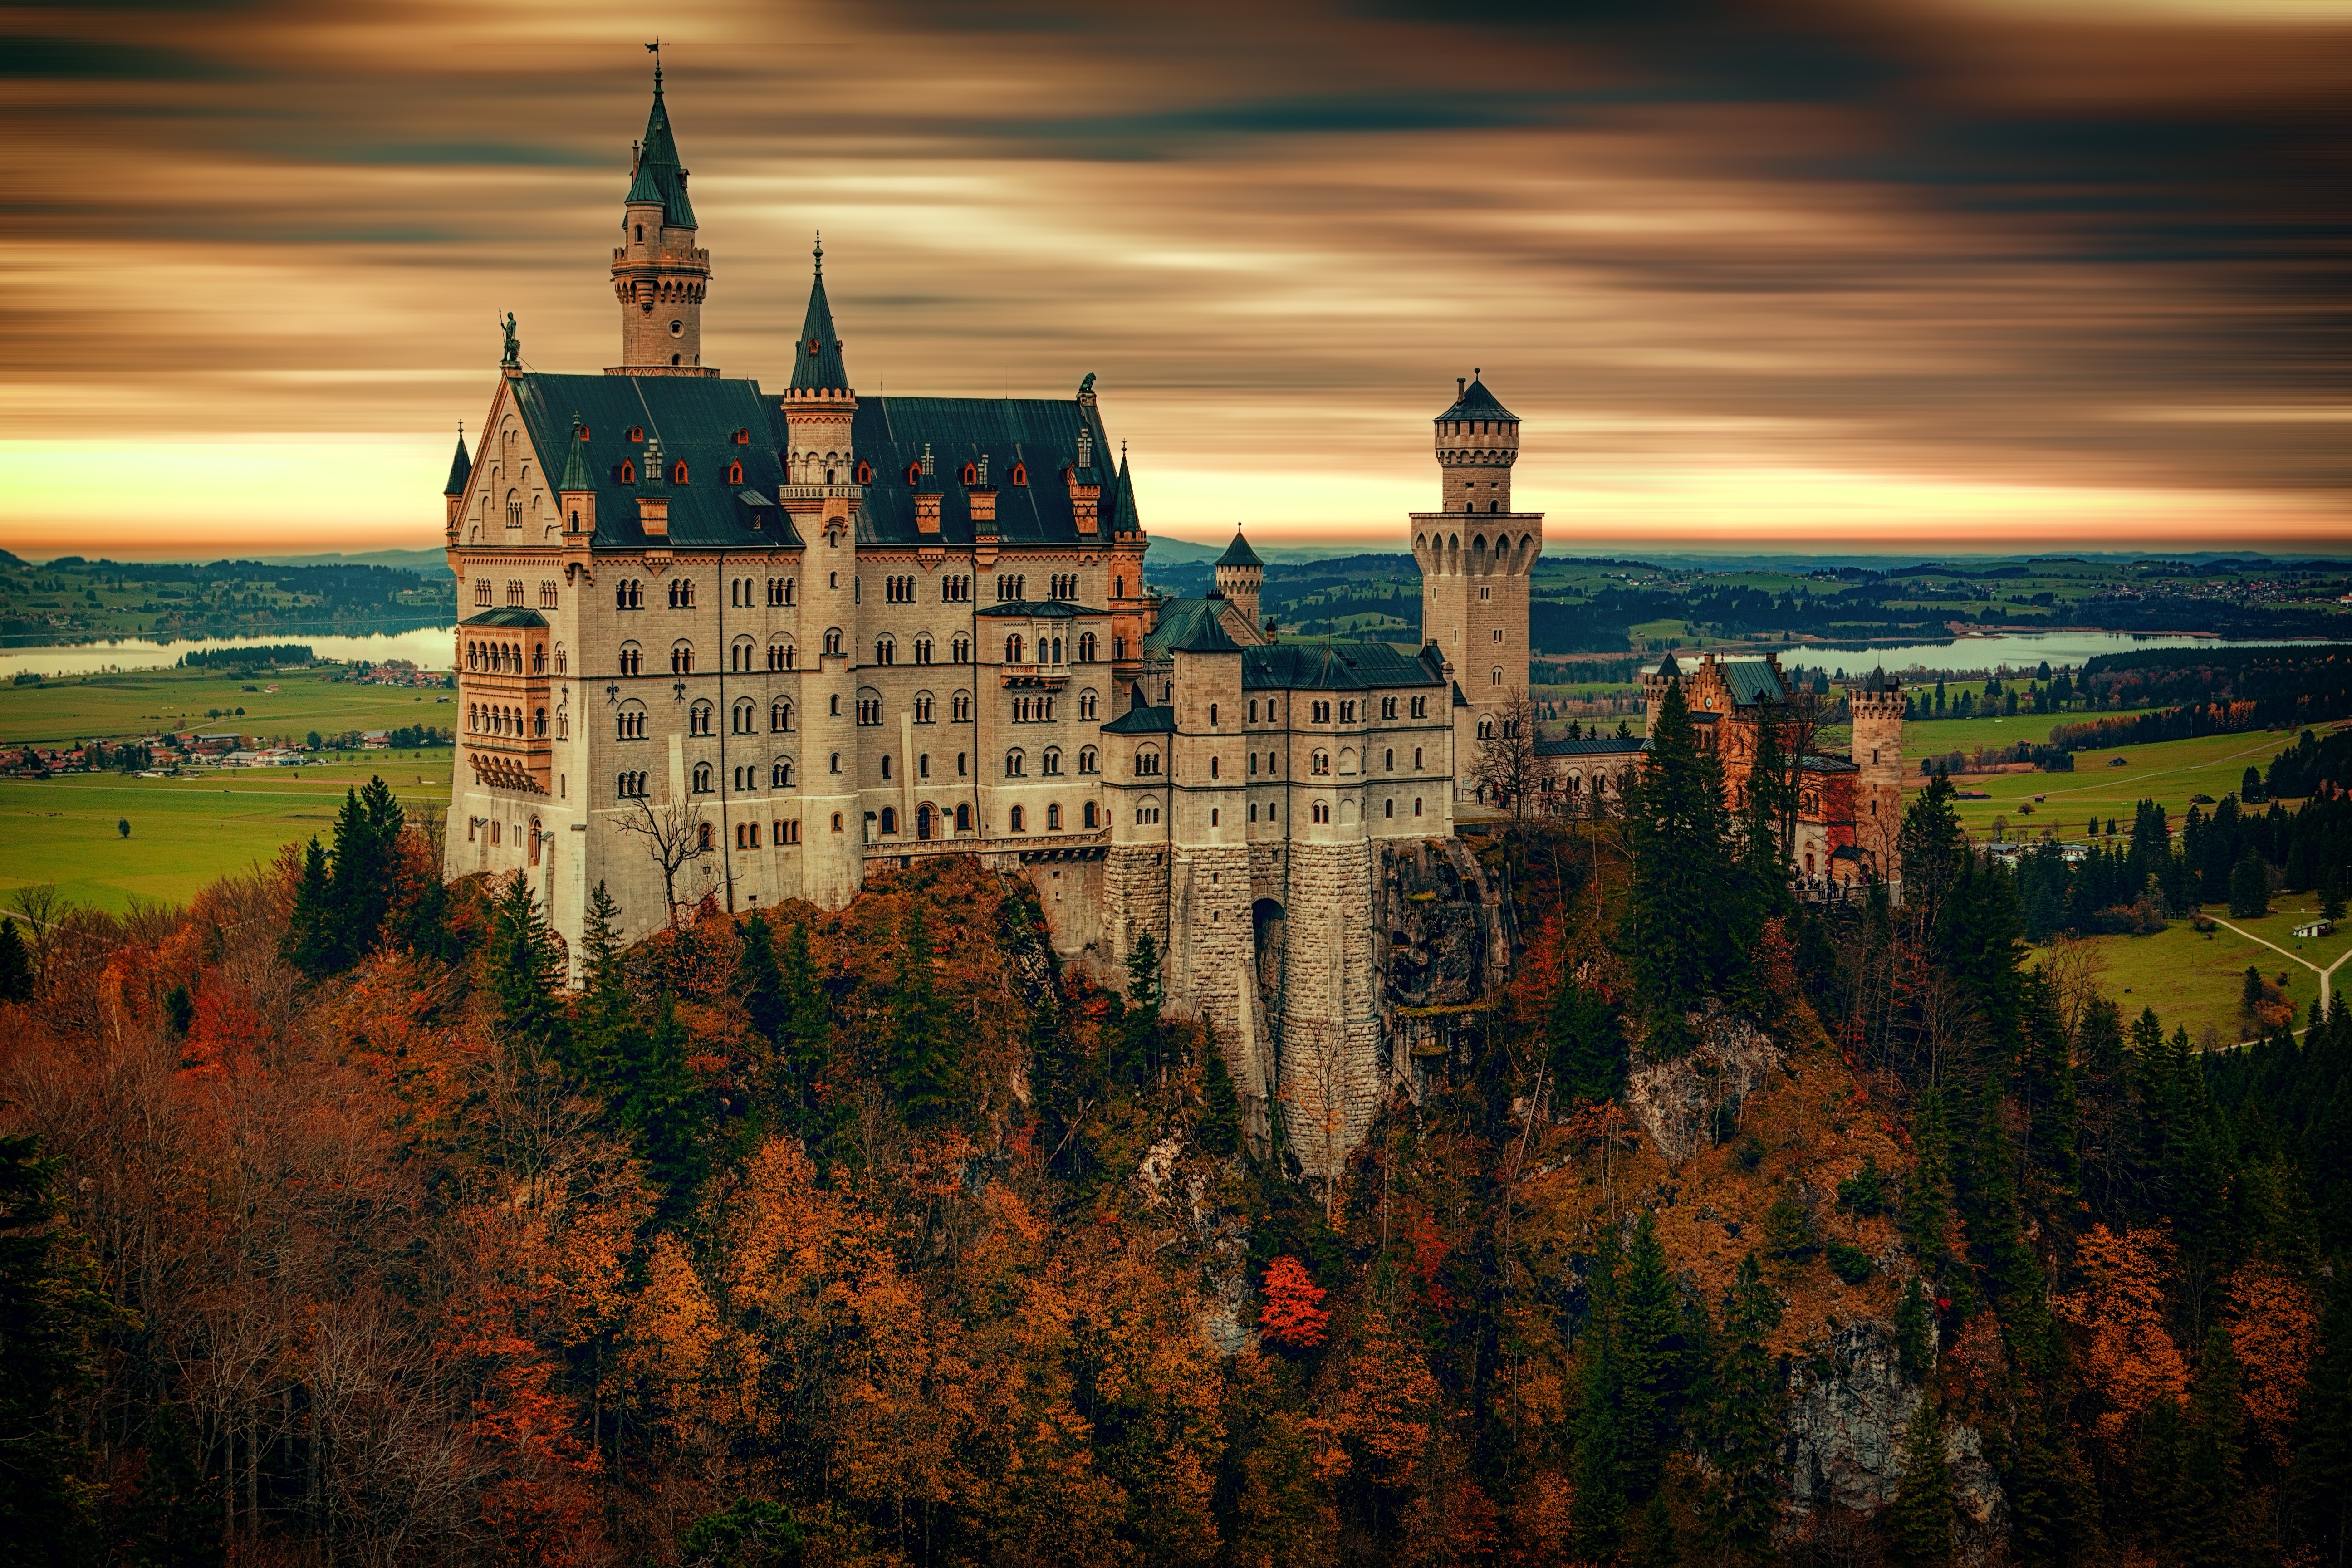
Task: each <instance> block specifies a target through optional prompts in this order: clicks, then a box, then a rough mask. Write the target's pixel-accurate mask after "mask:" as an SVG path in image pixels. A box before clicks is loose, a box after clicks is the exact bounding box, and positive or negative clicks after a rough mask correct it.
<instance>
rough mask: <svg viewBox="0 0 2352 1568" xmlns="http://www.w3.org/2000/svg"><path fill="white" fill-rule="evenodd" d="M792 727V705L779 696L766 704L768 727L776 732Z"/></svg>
mask: <svg viewBox="0 0 2352 1568" xmlns="http://www.w3.org/2000/svg"><path fill="white" fill-rule="evenodd" d="M792 727H793V705H792V704H791V703H790V702H788V701H786V700H784V699H782V698H781V697H779V698H777V699H776V700H774V701H773V702H771V703H769V704H768V728H769V729H770V730H772V731H777V732H778V733H781V732H782V731H786V730H789V729H791V728H792Z"/></svg>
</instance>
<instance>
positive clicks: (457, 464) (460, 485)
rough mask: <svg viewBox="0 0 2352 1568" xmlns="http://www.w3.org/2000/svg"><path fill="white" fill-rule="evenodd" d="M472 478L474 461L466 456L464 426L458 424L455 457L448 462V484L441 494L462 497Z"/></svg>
mask: <svg viewBox="0 0 2352 1568" xmlns="http://www.w3.org/2000/svg"><path fill="white" fill-rule="evenodd" d="M473 477H474V459H473V458H469V457H467V455H466V426H464V425H462V424H460V425H459V426H457V456H456V457H455V458H451V459H450V460H449V483H448V485H447V486H446V488H444V489H443V490H442V491H441V493H442V494H443V495H445V496H461V495H464V494H465V493H466V485H467V481H469V480H471V479H473Z"/></svg>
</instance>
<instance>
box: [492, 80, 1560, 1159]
mask: <svg viewBox="0 0 2352 1568" xmlns="http://www.w3.org/2000/svg"><path fill="white" fill-rule="evenodd" d="M611 275H612V281H613V289H614V295H615V298H616V302H617V305H618V308H619V312H620V317H621V353H620V363H617V364H615V365H613V366H611V367H609V368H607V369H606V371H605V372H604V374H602V375H576V374H572V375H566V374H542V373H540V372H537V371H531V370H526V369H525V368H524V367H523V365H522V363H521V355H520V346H519V343H518V342H517V339H516V336H515V329H514V326H513V321H512V318H511V317H509V319H508V323H507V342H506V353H505V355H504V358H503V363H502V365H501V372H500V376H499V383H498V385H497V389H496V391H495V393H494V395H493V396H492V398H491V404H490V409H489V414H488V419H487V420H486V421H485V422H484V423H483V424H482V426H480V427H479V428H480V430H481V438H480V442H479V445H478V448H477V449H476V450H475V451H474V452H473V453H471V454H470V455H469V454H468V453H467V450H466V447H465V442H464V440H463V438H462V437H461V438H460V440H459V442H458V447H457V457H456V459H455V461H454V462H453V464H452V467H451V469H450V475H449V482H448V484H447V486H446V493H445V501H446V514H445V524H446V543H447V551H448V559H449V563H450V568H451V570H452V571H453V572H454V573H455V574H457V580H458V589H459V599H458V603H459V606H460V615H461V617H462V624H461V625H460V626H459V627H458V628H457V669H458V685H459V697H458V703H459V705H460V709H461V711H462V712H463V714H464V720H463V723H464V730H463V733H462V739H461V742H460V748H459V749H460V754H461V758H462V761H461V763H460V764H459V766H458V769H457V778H456V780H455V787H454V789H453V793H452V798H451V803H450V808H449V818H448V825H447V834H446V845H447V850H446V869H447V871H448V872H449V874H450V875H452V876H460V875H465V874H467V873H471V872H477V871H520V872H521V873H522V874H523V875H524V876H525V877H526V878H527V879H529V881H530V885H531V886H532V887H533V889H535V890H536V891H537V893H538V895H539V898H540V900H541V904H542V906H543V908H544V909H545V910H547V913H548V916H549V918H550V921H551V923H552V925H553V926H554V928H555V930H556V931H559V932H560V933H562V936H563V937H564V938H565V939H566V941H567V942H569V943H570V944H571V947H572V952H574V953H575V954H576V953H577V952H579V950H580V941H581V936H582V932H583V924H584V921H585V917H586V910H587V907H588V904H589V900H590V899H591V897H592V896H593V890H594V889H596V888H598V887H599V886H600V885H601V886H602V887H604V889H606V890H607V891H608V892H609V893H610V895H611V896H612V897H613V898H614V900H617V902H618V904H619V906H620V921H621V928H622V934H623V935H625V936H629V937H634V936H636V935H640V934H643V933H644V932H646V931H651V930H654V929H656V928H658V927H660V926H662V925H663V924H664V923H665V922H666V921H667V920H668V919H669V918H670V917H671V911H672V910H674V909H676V908H677V907H678V906H680V905H685V904H692V903H696V902H698V901H700V900H705V899H708V900H712V901H715V902H716V903H717V904H718V905H719V906H720V907H722V908H725V909H729V910H749V909H753V908H757V907H760V906H762V905H770V906H772V905H774V904H777V903H779V902H782V901H783V900H793V899H802V900H809V901H811V902H814V903H815V904H818V905H820V906H822V907H825V908H838V907H840V906H842V905H843V904H845V903H846V902H847V901H848V900H850V899H851V898H852V897H853V896H854V895H855V894H856V891H857V889H858V888H859V887H860V885H861V884H862V883H863V881H864V879H865V877H866V872H867V870H868V868H874V867H887V866H896V867H906V866H909V865H911V864H912V862H913V861H914V859H915V858H918V857H920V856H926V855H936V854H957V855H974V856H978V857H980V858H982V862H983V863H984V864H990V865H992V866H994V867H996V868H999V869H1000V870H1001V871H1003V873H1005V874H1008V875H1011V874H1019V875H1024V876H1026V877H1028V878H1029V879H1031V880H1032V881H1033V882H1034V884H1035V886H1036V889H1037V892H1038V895H1039V898H1040V900H1041V901H1042V903H1043V907H1044V910H1045V916H1046V921H1047V924H1048V927H1049V930H1050V932H1051V936H1052V940H1053V942H1054V945H1055V948H1056V950H1057V952H1059V953H1060V954H1061V955H1062V957H1063V958H1064V959H1065V960H1066V961H1068V962H1072V963H1078V964H1081V965H1084V966H1087V967H1089V968H1091V969H1092V970H1094V971H1095V972H1096V973H1097V974H1099V975H1101V976H1102V977H1104V978H1106V979H1108V980H1111V981H1113V982H1114V983H1121V982H1123V979H1124V971H1125V966H1126V964H1127V961H1128V959H1129V955H1130V954H1131V953H1132V952H1134V951H1135V950H1136V948H1137V946H1138V944H1139V943H1140V942H1141V941H1142V940H1143V938H1144V937H1145V936H1146V935H1147V934H1149V936H1150V938H1151V941H1152V942H1153V944H1154V945H1155V946H1156V948H1157V949H1158V952H1160V958H1161V964H1162V973H1163V979H1164V983H1165V989H1166V995H1167V999H1168V1002H1169V1004H1170V1005H1172V1006H1174V1007H1177V1008H1180V1009H1182V1010H1186V1011H1190V1012H1192V1013H1195V1014H1197V1015H1198V1016H1201V1017H1202V1018H1203V1019H1204V1020H1206V1021H1207V1022H1208V1024H1209V1025H1210V1026H1211V1028H1212V1029H1213V1031H1214V1034H1215V1037H1216V1038H1217V1040H1218V1041H1219V1043H1220V1045H1221V1046H1222V1047H1223V1049H1224V1051H1225V1053H1226V1056H1227V1059H1228V1061H1229V1063H1230V1064H1231V1066H1232V1068H1233V1069H1234V1077H1235V1080H1236V1082H1237V1084H1238V1085H1239V1086H1240V1088H1241V1089H1242V1092H1243V1095H1244V1100H1245V1104H1246V1106H1247V1107H1248V1109H1249V1110H1250V1112H1251V1114H1252V1116H1253V1118H1254V1120H1255V1121H1256V1122H1257V1123H1258V1124H1259V1125H1261V1126H1262V1125H1263V1124H1264V1120H1265V1115H1266V1112H1267V1110H1268V1107H1269V1106H1270V1105H1271V1104H1272V1103H1273V1102H1274V1101H1275V1100H1276V1099H1277V1098H1279V1099H1280V1100H1281V1101H1282V1102H1283V1104H1284V1105H1285V1106H1286V1114H1287V1115H1288V1116H1289V1117H1290V1118H1291V1120H1292V1123H1293V1125H1294V1126H1307V1125H1312V1126H1317V1127H1320V1128H1322V1129H1324V1130H1325V1132H1326V1134H1327V1135H1326V1136H1325V1137H1324V1138H1323V1139H1322V1140H1321V1143H1322V1147H1323V1148H1324V1149H1325V1151H1326V1152H1325V1153H1324V1154H1323V1155H1321V1156H1318V1157H1315V1158H1311V1159H1310V1165H1314V1164H1316V1163H1318V1162H1319V1163H1321V1164H1323V1165H1326V1166H1328V1164H1329V1163H1332V1162H1333V1161H1334V1160H1336V1158H1337V1152H1336V1151H1338V1150H1340V1149H1344V1147H1346V1146H1347V1145H1349V1144H1352V1143H1353V1142H1355V1141H1356V1139H1357V1136H1358V1135H1359V1134H1360V1131H1361V1129H1362V1128H1363V1126H1365V1125H1366V1124H1367V1123H1368V1122H1369V1121H1370V1116H1371V1114H1372V1112H1373V1110H1374V1109H1375V1108H1376V1106H1377V1104H1378V1103H1379V1100H1380V1099H1381V1095H1382V1093H1383V1092H1384V1090H1385V1088H1386V1085H1387V1080H1388V1075H1391V1074H1392V1073H1394V1072H1395V1071H1396V1070H1397V1069H1396V1068H1394V1067H1393V1066H1392V1065H1390V1064H1389V1063H1388V1056H1389V1053H1388V1052H1387V1050H1386V1049H1385V1046H1384V1041H1383V1038H1382V1022H1381V1019H1382V996H1381V987H1382V984H1383V982H1382V975H1383V973H1384V968H1385V966H1386V963H1387V954H1388V947H1389V943H1390V942H1391V939H1392V935H1393V933H1391V932H1390V931H1384V930H1383V929H1382V928H1381V924H1380V922H1379V921H1376V919H1375V904H1376V901H1377V898H1378V894H1379V888H1380V883H1381V876H1382V872H1381V865H1382V859H1383V856H1384V854H1385V855H1390V856H1393V855H1394V854H1395V853H1396V852H1397V851H1398V849H1399V848H1400V847H1405V846H1409V845H1411V844H1413V843H1424V842H1426V841H1430V840H1447V839H1450V838H1451V837H1453V833H1454V806H1455V804H1456V799H1457V793H1458V784H1457V780H1458V779H1459V778H1460V777H1461V776H1462V774H1463V773H1465V771H1466V759H1467V757H1468V756H1469V754H1470V752H1471V748H1473V747H1475V744H1476V743H1477V737H1478V736H1479V734H1480V733H1481V731H1482V727H1485V728H1487V729H1491V727H1492V724H1493V722H1494V718H1495V714H1496V711H1497V710H1499V709H1500V708H1501V707H1502V706H1503V705H1504V704H1505V703H1506V702H1507V700H1508V698H1509V697H1510V695H1511V694H1512V693H1514V692H1516V691H1517V690H1519V689H1524V688H1525V686H1526V685H1527V681H1528V576H1529V574H1530V572H1531V570H1532V568H1533V565H1534V562H1535V558H1536V555H1537V553H1538V552H1539V551H1540V550H1541V548H1542V518H1541V516H1540V515H1539V514H1537V513H1530V512H1520V511H1516V510H1513V509H1512V505H1511V495H1510V479H1511V468H1512V464H1513V463H1514V461H1515V460H1516V458H1517V446H1518V421H1517V419H1516V417H1514V416H1512V415H1511V414H1510V413H1509V411H1508V410H1507V409H1506V408H1504V407H1503V406H1502V405H1501V404H1499V403H1498V402H1496V400H1495V398H1494V397H1493V395H1491V394H1490V393H1489V392H1488V391H1487V390H1486V386H1485V385H1484V384H1482V383H1479V382H1476V381H1470V382H1468V383H1467V384H1457V388H1456V392H1457V395H1456V397H1455V400H1454V404H1453V405H1451V406H1450V407H1449V408H1447V409H1446V411H1445V412H1444V414H1442V415H1440V416H1438V417H1437V419H1436V421H1435V450H1436V456H1437V458H1438V464H1439V469H1440V474H1441V476H1442V489H1441V506H1440V510H1436V511H1433V512H1428V513H1417V514H1414V516H1413V518H1412V527H1413V552H1414V556H1415V558H1416V560H1417V561H1418V562H1419V563H1420V565H1421V569H1422V573H1423V641H1422V643H1421V644H1420V645H1418V646H1414V647H1391V646H1390V645H1387V644H1379V643H1368V644H1347V645H1330V646H1327V645H1314V644H1286V643H1282V642H1280V641H1277V640H1276V638H1275V637H1274V636H1273V635H1272V633H1271V632H1270V631H1269V629H1268V628H1267V627H1266V626H1265V623H1264V622H1263V621H1262V620H1261V618H1260V616H1259V613H1258V595H1259V590H1260V587H1261V584H1262V582H1263V577H1264V567H1263V563H1261V562H1260V561H1259V559H1258V558H1257V556H1256V554H1255V552H1253V551H1252V550H1251V549H1250V548H1249V546H1248V544H1247V542H1245V541H1244V539H1243V538H1242V537H1241V536H1240V535H1239V534H1238V533H1236V535H1235V537H1234V542H1233V544H1232V547H1231V548H1230V549H1228V550H1227V551H1226V552H1225V553H1224V555H1223V557H1222V558H1221V559H1220V560H1219V561H1218V562H1217V563H1216V565H1215V568H1214V574H1213V575H1214V587H1213V590H1212V591H1211V592H1210V593H1209V594H1208V595H1205V596H1203V597H1201V598H1197V599H1187V598H1175V599H1169V598H1160V597H1157V596H1155V595H1151V594H1150V593H1149V592H1147V591H1146V589H1145V587H1144V581H1143V563H1144V553H1145V550H1146V543H1147V542H1146V538H1145V535H1144V532H1143V528H1142V524H1141V521H1140V520H1139V515H1138V510H1137V504H1136V498H1135V489H1134V485H1133V483H1132V480H1131V477H1130V473H1129V466H1128V462H1127V459H1126V458H1125V457H1124V455H1122V456H1121V457H1120V458H1119V459H1118V466H1117V468H1113V467H1112V466H1111V458H1110V450H1111V448H1110V439H1109V436H1108V432H1107V430H1106V429H1105V427H1104V425H1103V421H1102V416H1101V412H1100V407H1099V405H1098V403H1097V397H1096V394H1095V391H1094V378H1093V377H1092V376H1091V375H1089V376H1087V377H1086V378H1085V380H1084V381H1083V382H1082V383H1081V384H1079V387H1078V389H1077V392H1076V395H1075V396H1073V397H1069V398H1066V399H1013V398H920V397H917V398H908V397H861V396H860V395H858V394H857V393H856V390H855V388H854V387H853V385H852V384H851V379H850V375H849V372H848V368H847V363H846V361H845V355H844V348H843V342H842V340H841V338H840V337H839V335H838V333H837V332H836V331H835V325H834V319H833V312H832V309H831V306H830V304H829V302H828V300H827V298H826V294H825V285H824V251H823V248H822V247H818V249H817V250H816V253H815V266H814V278H813V280H812V282H811V286H810V290H809V300H808V309H807V313H806V317H805V321H804V324H803V328H802V331H801V334H800V337H799V339H798V341H797V342H796V343H795V345H794V347H793V355H792V357H793V363H792V367H791V373H790V374H789V375H788V376H786V377H784V378H783V382H784V384H783V385H782V388H781V389H780V390H776V391H768V390H764V389H763V388H762V386H761V384H760V383H759V382H757V381H752V380H740V379H730V378H728V377H725V376H722V375H721V374H719V370H718V369H717V368H716V367H714V366H709V365H706V364H704V363H702V344H701V311H702V307H703V304H704V301H705V300H706V298H707V297H708V293H709V287H710V282H711V278H712V268H711V261H710V253H709V251H708V250H707V249H704V248H702V247H700V245H699V244H698V231H697V226H696V222H695V217H694V210H693V207H692V205H690V203H689V201H688V171H687V170H686V168H685V167H684V166H683V164H682V163H680V161H679V156H678V152H677V142H676V139H675V136H674V134H673V132H672V130H671V127H670V123H669V117H668V111H667V107H666V105H665V102H664V100H663V94H662V85H661V75H660V70H659V68H658V67H656V72H655V79H654V98H653V105H652V110H651V112H650V115H649V118H648V120H647V122H646V134H645V140H644V142H642V143H641V144H640V146H639V148H638V150H637V154H636V157H635V163H634V165H633V167H632V171H631V183H630V185H629V189H628V193H627V195H626V196H625V198H624V201H623V204H622V218H621V243H620V244H618V245H617V246H615V247H614V249H613V253H612V259H611ZM869 592H870V595H871V596H870V597H869V596H868V595H869ZM1399 940H1401V939H1399Z"/></svg>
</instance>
